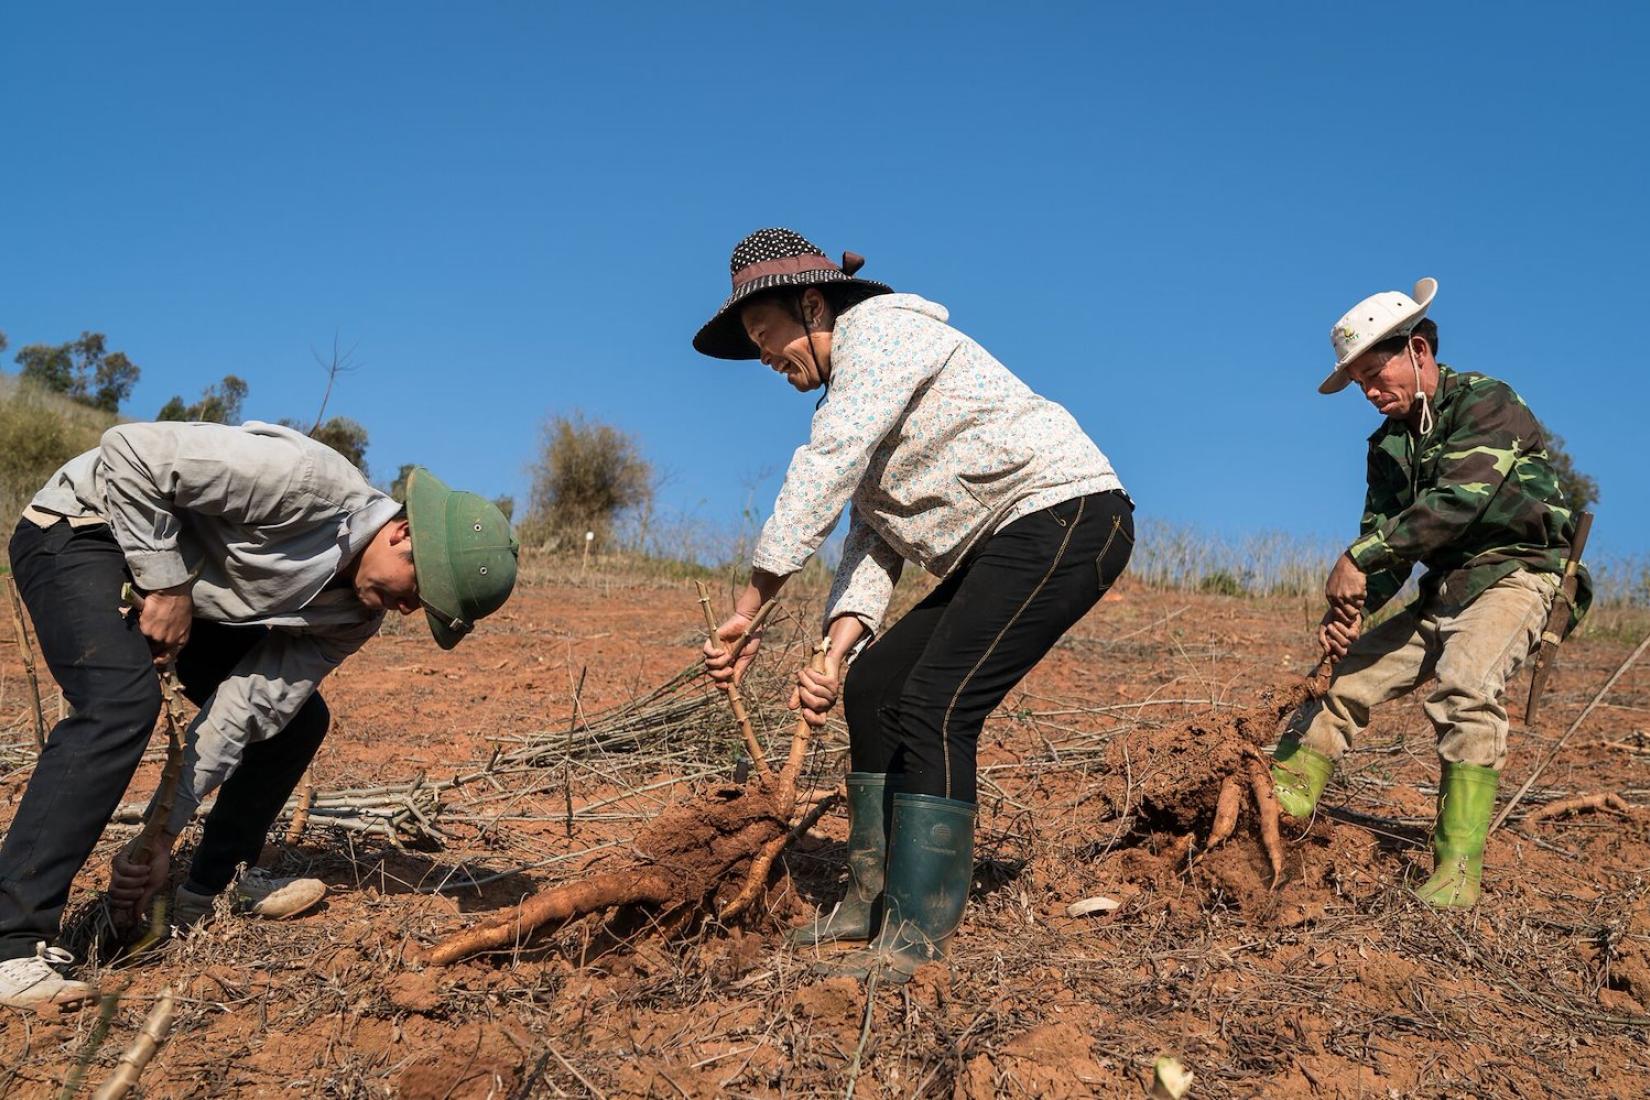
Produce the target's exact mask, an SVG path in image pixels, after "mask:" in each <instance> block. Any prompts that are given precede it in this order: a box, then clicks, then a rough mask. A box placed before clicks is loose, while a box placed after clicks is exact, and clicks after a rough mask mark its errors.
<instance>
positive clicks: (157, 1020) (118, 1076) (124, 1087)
mask: <svg viewBox="0 0 1650 1100" xmlns="http://www.w3.org/2000/svg"><path fill="white" fill-rule="evenodd" d="M172 1003H173V1001H172V987H171V986H167V987H166V988H165V989H163V990H161V994H160V999H159V1000H157V1001H156V1002H155V1007H154V1008H152V1009H150V1010H149V1015H148V1016H147V1017H145V1018H144V1021H143V1030H141V1031H139V1032H138V1036H137V1038H136V1039H133V1040H132V1045H131V1046H129V1047H127V1048H126V1052H125V1053H124V1054H122V1055H121V1056H120V1064H118V1065H117V1066H115V1071H114V1073H112V1074H110V1075H109V1079H108V1080H107V1081H105V1082H103V1086H102V1087H101V1088H99V1089H98V1090H97V1092H95V1093H93V1094H92V1100H121V1098H122V1097H124V1096H125V1095H126V1094H127V1093H129V1092H131V1091H132V1086H133V1085H136V1084H137V1082H138V1078H139V1077H141V1076H142V1075H143V1070H144V1067H146V1066H147V1065H148V1064H149V1060H150V1059H151V1058H153V1057H154V1056H155V1052H156V1051H157V1050H159V1049H160V1048H161V1047H162V1046H164V1045H165V1044H166V1037H167V1035H168V1034H170V1033H171V1030H172Z"/></svg>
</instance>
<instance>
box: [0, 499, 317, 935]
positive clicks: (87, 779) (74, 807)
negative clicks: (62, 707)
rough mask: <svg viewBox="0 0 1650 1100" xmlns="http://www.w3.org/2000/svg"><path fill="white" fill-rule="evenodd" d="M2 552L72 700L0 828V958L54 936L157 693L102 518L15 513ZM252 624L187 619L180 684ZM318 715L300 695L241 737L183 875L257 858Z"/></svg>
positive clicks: (208, 667) (227, 658)
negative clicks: (72, 519)
mask: <svg viewBox="0 0 1650 1100" xmlns="http://www.w3.org/2000/svg"><path fill="white" fill-rule="evenodd" d="M11 562H12V571H13V573H14V574H15V575H16V577H17V585H18V588H19V589H20V590H21V592H22V594H23V601H24V603H26V604H27V605H28V608H29V615H30V617H31V618H33V620H34V625H35V634H36V638H37V640H38V642H39V645H40V651H41V654H42V656H44V657H45V660H46V665H47V667H48V668H50V669H51V673H52V676H53V677H54V678H55V679H56V680H57V682H58V684H59V685H60V686H61V687H62V689H63V695H64V697H65V698H66V699H67V700H68V701H69V704H70V705H71V706H73V707H74V713H73V714H71V715H70V716H69V717H68V718H65V719H64V720H63V721H61V722H59V723H58V724H57V726H56V727H55V728H54V729H53V730H52V731H51V734H50V736H49V737H48V738H47V739H46V748H45V751H44V752H42V753H41V754H40V759H39V760H38V761H37V762H36V764H35V768H34V774H33V775H32V776H31V777H30V778H29V784H28V787H27V788H26V789H25V790H24V792H23V798H22V800H21V801H20V802H19V803H18V805H17V813H16V815H15V816H14V817H13V818H12V821H11V825H10V826H9V827H8V828H7V829H6V832H5V837H4V840H3V842H0V960H4V959H12V958H20V957H23V956H27V955H32V954H34V945H35V943H36V942H37V941H39V940H45V941H47V942H50V941H51V940H53V939H54V938H55V937H56V935H57V932H58V925H59V922H60V921H61V919H62V915H63V907H64V905H65V903H66V902H67V901H68V896H69V887H70V885H71V884H72V883H73V881H74V876H75V875H76V874H77V873H79V871H80V868H81V867H82V866H83V865H84V864H85V862H86V859H87V857H89V856H90V855H91V853H92V849H93V848H94V847H96V845H97V841H98V838H99V837H100V836H101V835H102V833H103V827H104V825H105V824H107V823H108V820H109V816H110V815H111V814H112V813H113V812H114V809H115V807H116V806H117V805H119V803H120V798H121V795H122V794H123V793H124V792H125V790H126V787H127V785H128V784H129V783H130V782H131V779H132V774H133V773H134V772H135V771H136V770H137V766H138V762H139V761H140V760H141V759H142V757H143V753H144V750H145V749H146V747H147V746H148V744H149V737H150V733H151V732H152V731H153V729H154V726H155V720H156V718H157V717H158V716H159V714H160V706H161V695H160V682H159V680H158V679H157V678H156V676H155V669H154V664H153V662H152V660H151V658H150V653H149V645H148V642H147V641H146V640H145V639H144V637H143V635H142V634H140V633H139V632H138V629H137V624H136V622H128V621H127V620H126V619H125V618H124V617H122V616H121V614H120V610H119V609H120V588H121V585H122V584H123V583H124V582H126V581H128V580H130V579H131V576H130V574H129V573H128V572H127V570H126V561H125V558H124V556H123V555H122V554H121V552H120V547H119V546H118V545H116V543H115V540H114V536H113V535H111V534H110V532H109V530H108V528H106V527H86V528H80V529H79V530H76V529H74V528H71V527H70V526H69V525H68V524H67V523H57V524H54V525H53V526H51V527H49V528H47V529H45V530H41V529H40V528H39V527H36V526H35V525H34V524H33V523H30V522H29V521H28V520H24V521H23V522H22V523H20V524H19V525H18V527H17V532H16V534H14V535H13V536H12V540H11ZM266 633H267V630H266V629H265V628H263V627H255V626H253V627H245V626H242V627H231V626H224V625H223V624H220V623H212V622H207V621H205V620H202V619H196V620H195V622H194V624H193V626H192V627H191V628H190V637H189V644H188V645H186V646H185V647H184V649H183V652H182V653H181V654H180V655H179V657H178V666H177V667H178V678H179V680H181V681H182V683H183V686H184V693H185V694H186V695H188V696H189V698H190V699H191V700H192V701H194V702H195V703H196V704H202V705H203V704H205V703H206V701H207V700H208V699H209V698H210V697H211V695H212V693H213V692H214V691H216V690H217V686H218V684H219V683H221V682H222V681H223V680H224V679H225V678H226V677H228V676H229V674H230V673H231V672H232V671H233V670H234V668H235V666H236V665H237V664H238V663H239V662H240V660H241V659H242V658H243V657H244V656H245V655H246V654H247V652H248V651H249V650H251V649H252V648H253V647H254V646H256V645H257V644H258V642H259V641H260V640H261V639H262V638H263V637H264V636H265V634H266ZM328 721H329V718H328V714H327V708H326V704H325V703H324V702H323V701H322V700H321V697H320V696H319V695H313V696H311V697H310V699H309V701H308V702H307V703H306V704H305V705H304V707H303V708H302V709H301V710H300V711H299V712H298V714H297V716H296V717H294V718H293V720H292V721H291V722H289V723H288V724H287V727H286V728H285V729H284V730H283V731H282V732H281V733H280V734H279V735H278V736H276V737H273V738H270V739H269V740H267V741H262V742H258V743H255V744H252V745H248V746H247V749H246V752H245V755H244V756H243V758H242V760H241V765H240V767H239V768H238V769H236V772H235V774H234V775H233V776H231V777H230V779H229V780H228V781H227V782H226V783H225V784H224V785H223V788H222V789H221V790H220V791H219V793H218V801H217V805H216V806H215V807H213V810H212V812H211V814H210V815H208V817H207V820H206V826H205V829H204V831H203V833H202V836H201V842H200V845H199V847H197V848H196V850H195V858H194V862H193V863H192V864H191V865H190V869H189V881H188V885H189V887H190V888H191V889H193V890H196V891H199V892H201V893H217V892H218V891H220V890H222V889H223V888H224V887H225V886H227V885H228V884H229V881H230V879H231V878H233V877H234V874H235V867H236V865H237V864H239V863H243V862H244V863H254V862H256V861H257V858H258V855H259V853H260V852H261V851H262V850H263V844H264V838H265V836H266V835H267V834H268V832H269V827H270V825H272V824H273V823H274V821H275V817H276V815H277V814H278V813H280V810H281V807H282V806H283V805H284V804H285V803H286V800H287V798H288V797H289V796H290V795H291V794H292V791H293V789H294V788H295V787H296V786H297V785H298V780H299V779H300V778H301V777H302V776H303V774H304V769H305V768H306V767H308V766H309V762H310V760H311V759H312V758H313V757H314V756H315V750H316V749H317V748H319V747H320V744H321V740H322V738H323V737H325V736H326V731H327V724H328Z"/></svg>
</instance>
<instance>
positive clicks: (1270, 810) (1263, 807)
mask: <svg viewBox="0 0 1650 1100" xmlns="http://www.w3.org/2000/svg"><path fill="white" fill-rule="evenodd" d="M1249 787H1250V789H1251V790H1252V791H1253V792H1254V795H1255V816H1256V817H1257V818H1258V820H1259V823H1260V842H1261V844H1262V846H1263V847H1265V849H1266V859H1267V861H1268V862H1269V863H1271V865H1272V889H1274V890H1276V889H1277V888H1278V883H1279V882H1280V881H1281V880H1282V878H1283V834H1282V830H1281V829H1280V828H1279V825H1278V819H1279V817H1280V816H1281V814H1282V809H1281V807H1279V806H1278V796H1277V793H1276V792H1275V791H1273V789H1272V773H1271V771H1270V769H1268V768H1267V766H1266V762H1265V760H1264V758H1262V757H1261V755H1260V754H1259V753H1258V752H1253V753H1251V754H1249Z"/></svg>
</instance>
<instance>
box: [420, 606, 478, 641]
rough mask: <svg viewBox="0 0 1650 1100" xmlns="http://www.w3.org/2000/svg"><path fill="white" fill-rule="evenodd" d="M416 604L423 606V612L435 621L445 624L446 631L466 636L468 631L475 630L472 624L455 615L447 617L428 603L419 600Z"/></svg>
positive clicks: (443, 612)
mask: <svg viewBox="0 0 1650 1100" xmlns="http://www.w3.org/2000/svg"><path fill="white" fill-rule="evenodd" d="M418 602H419V603H421V604H423V605H424V610H425V611H428V612H429V613H430V614H432V615H434V616H435V617H436V618H437V619H440V620H441V621H442V622H444V623H446V624H447V629H448V630H452V631H456V632H458V633H459V634H468V633H469V632H470V631H472V630H474V629H475V624H474V623H467V622H465V621H464V620H463V619H461V618H459V617H458V616H456V615H449V614H447V613H446V612H445V611H443V610H441V609H440V608H439V607H435V606H433V605H431V604H430V603H429V602H428V601H425V600H419V601H418Z"/></svg>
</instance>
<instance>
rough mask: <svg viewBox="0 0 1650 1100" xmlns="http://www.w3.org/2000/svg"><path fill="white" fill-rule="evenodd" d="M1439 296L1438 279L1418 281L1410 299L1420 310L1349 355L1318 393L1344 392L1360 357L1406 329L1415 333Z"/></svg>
mask: <svg viewBox="0 0 1650 1100" xmlns="http://www.w3.org/2000/svg"><path fill="white" fill-rule="evenodd" d="M1437 296H1438V280H1437V279H1433V278H1426V279H1418V280H1416V282H1415V293H1414V294H1412V295H1410V298H1411V299H1412V300H1413V301H1414V302H1415V304H1416V306H1418V307H1419V308H1418V309H1416V311H1415V312H1414V313H1411V314H1409V315H1408V316H1405V317H1400V318H1398V319H1397V320H1396V321H1394V322H1393V323H1392V324H1391V325H1389V326H1387V328H1386V329H1385V330H1384V331H1382V332H1380V333H1379V334H1377V335H1375V336H1373V337H1371V338H1370V340H1369V342H1368V343H1367V344H1362V345H1360V349H1359V350H1358V351H1356V352H1352V353H1348V355H1347V356H1346V358H1345V359H1342V360H1341V361H1340V362H1339V363H1336V364H1335V369H1334V370H1332V371H1330V372H1329V377H1328V378H1325V379H1324V380H1323V381H1322V382H1321V383H1319V385H1318V392H1319V393H1340V392H1341V391H1342V390H1344V389H1346V387H1347V384H1348V383H1349V382H1351V381H1352V376H1351V375H1349V374H1347V372H1346V369H1347V368H1348V367H1350V366H1351V365H1352V364H1353V363H1355V362H1357V361H1358V357H1359V356H1361V355H1365V354H1367V353H1368V351H1369V349H1370V348H1372V347H1374V346H1375V345H1377V344H1379V343H1380V342H1381V341H1382V340H1388V339H1391V338H1392V337H1393V336H1395V335H1398V334H1401V333H1402V332H1404V331H1405V330H1406V328H1407V330H1408V331H1410V332H1413V331H1415V326H1416V325H1418V324H1420V323H1421V322H1422V321H1424V320H1426V317H1427V309H1428V307H1430V306H1431V305H1432V300H1433V299H1434V298H1435V297H1437Z"/></svg>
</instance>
